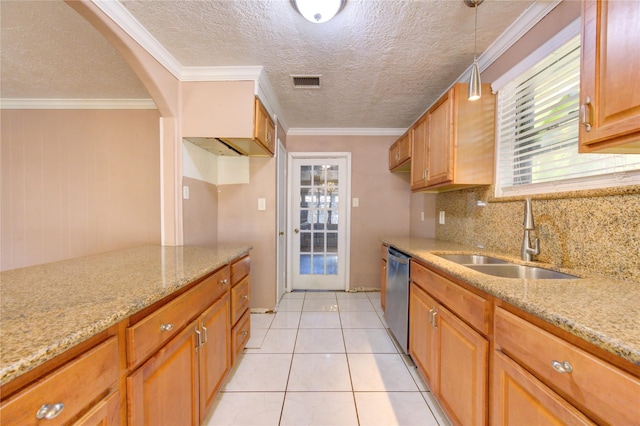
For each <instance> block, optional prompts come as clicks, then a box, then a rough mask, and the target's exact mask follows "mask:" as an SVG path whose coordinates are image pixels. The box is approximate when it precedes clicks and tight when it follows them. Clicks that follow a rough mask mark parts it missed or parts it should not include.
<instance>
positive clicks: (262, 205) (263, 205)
mask: <svg viewBox="0 0 640 426" xmlns="http://www.w3.org/2000/svg"><path fill="white" fill-rule="evenodd" d="M258 210H260V211H261V212H262V211H265V210H267V200H266V199H265V198H258Z"/></svg>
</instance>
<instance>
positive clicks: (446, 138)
mask: <svg viewBox="0 0 640 426" xmlns="http://www.w3.org/2000/svg"><path fill="white" fill-rule="evenodd" d="M453 93H454V90H453V89H451V90H450V91H449V92H448V93H447V95H445V96H443V97H442V98H441V99H440V100H439V101H438V104H436V105H435V106H434V109H433V110H432V111H431V112H430V113H429V128H428V129H429V130H428V133H427V147H428V148H427V181H428V183H427V184H428V185H429V186H431V185H438V184H441V183H445V182H449V181H452V180H453V147H454V142H453V140H452V136H453V134H452V132H453V128H452V119H453V117H452V105H453V102H454V99H453V98H454V94H453Z"/></svg>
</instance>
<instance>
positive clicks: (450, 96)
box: [411, 83, 495, 192]
mask: <svg viewBox="0 0 640 426" xmlns="http://www.w3.org/2000/svg"><path fill="white" fill-rule="evenodd" d="M411 132H412V135H413V156H412V159H411V190H412V191H419V192H423V191H434V192H439V191H450V190H454V189H460V188H465V187H472V186H479V185H490V184H491V183H493V165H494V164H493V158H494V157H493V155H494V139H495V95H493V94H492V93H491V87H490V85H489V84H483V87H482V97H481V98H480V99H479V100H477V101H473V102H472V101H469V100H467V84H466V83H457V84H455V85H454V86H453V87H452V88H451V89H450V90H449V91H448V92H447V93H445V94H444V95H443V96H442V97H441V98H440V99H439V100H438V101H437V102H436V103H435V104H433V105H432V106H431V108H429V110H428V111H427V112H426V113H425V114H424V115H423V116H422V117H421V118H420V119H419V120H418V121H416V123H415V124H414V125H413V127H412V128H411Z"/></svg>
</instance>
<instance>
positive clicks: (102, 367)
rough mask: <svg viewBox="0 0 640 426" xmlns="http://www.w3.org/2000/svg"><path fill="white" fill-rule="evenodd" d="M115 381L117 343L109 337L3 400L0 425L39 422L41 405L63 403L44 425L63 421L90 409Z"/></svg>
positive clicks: (0, 410)
mask: <svg viewBox="0 0 640 426" xmlns="http://www.w3.org/2000/svg"><path fill="white" fill-rule="evenodd" d="M117 380H118V343H117V340H116V338H115V337H112V338H110V339H109V340H107V341H106V342H103V343H101V344H100V345H98V346H97V347H95V348H93V349H91V350H89V351H88V352H87V353H85V354H83V355H81V356H80V357H79V358H77V359H75V360H73V361H70V362H69V363H67V364H65V365H64V366H62V367H61V368H60V369H58V370H56V371H54V372H53V373H51V374H49V375H48V376H46V377H44V378H43V379H42V380H40V381H38V382H36V383H35V384H33V385H32V386H30V387H28V388H27V389H25V390H24V391H22V392H21V393H19V394H18V395H16V396H15V397H14V398H11V399H10V400H8V401H6V402H3V404H2V408H1V409H0V418H2V424H7V425H10V424H11V425H35V424H41V422H42V421H44V419H43V420H38V419H37V418H36V413H37V412H38V410H39V409H40V408H41V407H42V406H43V404H49V405H51V406H53V405H54V404H58V403H62V404H64V407H63V409H62V411H60V413H59V414H58V415H57V416H56V417H54V418H52V419H49V420H47V421H46V424H47V425H49V424H51V425H59V424H66V423H68V422H69V421H70V420H71V419H73V418H75V417H77V416H78V415H79V414H80V413H82V412H83V411H86V410H87V409H88V408H90V404H91V403H92V402H93V401H95V400H97V399H98V398H100V396H101V395H107V394H108V390H109V389H110V387H111V386H112V385H114V384H115V383H116V382H117Z"/></svg>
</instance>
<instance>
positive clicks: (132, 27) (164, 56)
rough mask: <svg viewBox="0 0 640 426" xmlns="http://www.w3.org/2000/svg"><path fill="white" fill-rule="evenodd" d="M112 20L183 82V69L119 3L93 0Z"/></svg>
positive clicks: (109, 0) (110, 0)
mask: <svg viewBox="0 0 640 426" xmlns="http://www.w3.org/2000/svg"><path fill="white" fill-rule="evenodd" d="M91 1H92V2H93V4H95V5H96V6H97V7H98V8H99V9H100V10H102V11H103V12H104V13H105V14H106V15H107V16H108V17H109V18H111V19H112V20H113V21H114V22H115V23H116V24H117V25H118V26H120V28H122V29H123V31H124V32H126V33H127V34H129V36H131V38H133V39H134V40H135V41H136V42H137V43H138V44H139V45H140V46H142V48H143V49H144V50H146V51H147V52H149V54H150V55H151V56H153V57H154V58H155V59H156V60H157V61H158V62H160V64H162V66H163V67H165V68H166V69H167V71H169V72H170V73H171V74H173V75H174V77H176V78H177V79H178V80H181V74H182V70H183V67H182V65H180V63H179V62H178V61H177V60H176V58H174V57H173V55H172V54H171V53H169V51H168V50H167V49H165V47H164V46H163V45H162V44H160V42H159V41H158V40H157V39H156V38H155V37H154V36H152V35H151V33H150V32H149V31H147V29H146V28H145V27H143V26H142V24H140V22H139V21H138V20H137V19H136V18H135V17H134V16H133V15H132V14H131V12H129V11H128V10H127V8H126V7H124V5H123V4H122V3H120V2H119V1H113V0H91Z"/></svg>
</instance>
